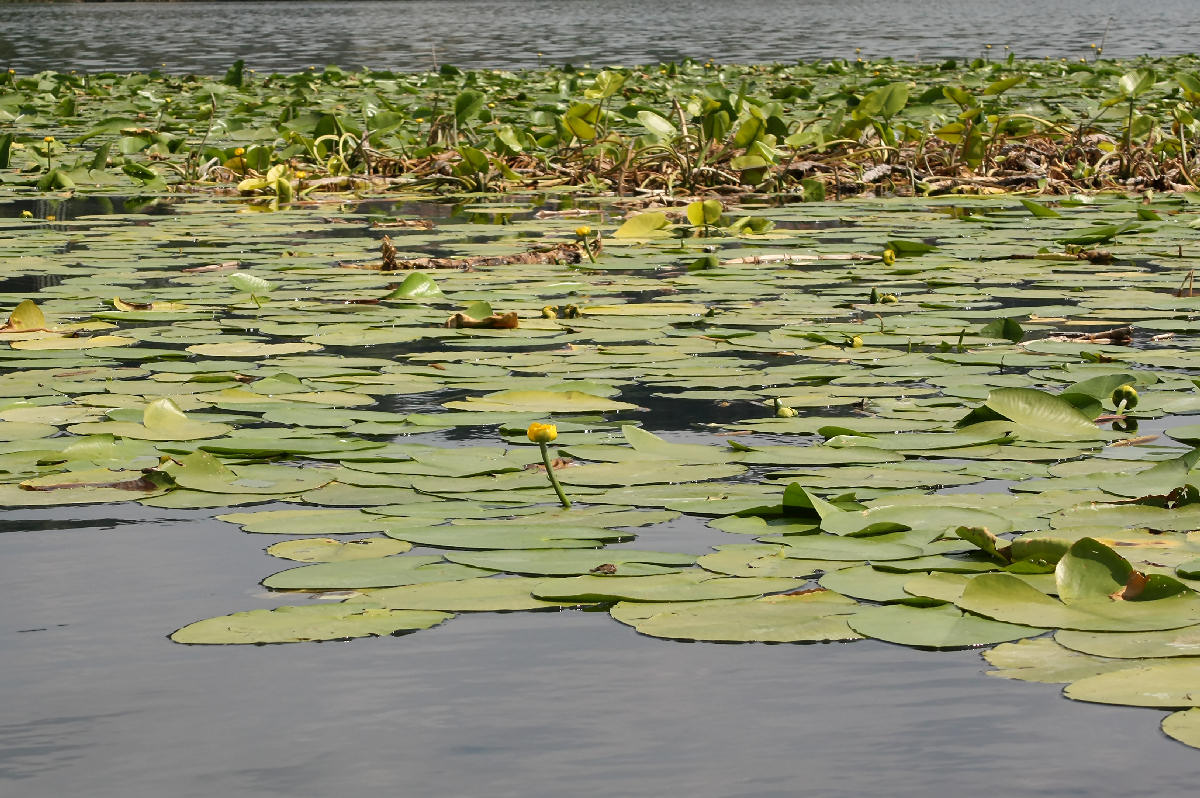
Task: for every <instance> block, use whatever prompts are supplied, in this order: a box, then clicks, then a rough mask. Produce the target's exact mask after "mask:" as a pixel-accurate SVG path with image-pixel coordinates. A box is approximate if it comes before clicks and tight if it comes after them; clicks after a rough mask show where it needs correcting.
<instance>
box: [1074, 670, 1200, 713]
mask: <svg viewBox="0 0 1200 798" xmlns="http://www.w3.org/2000/svg"><path fill="white" fill-rule="evenodd" d="M1063 695H1065V696H1066V697H1067V698H1072V699H1074V700H1076V701H1090V702H1092V703H1096V704H1123V705H1126V706H1131V707H1159V708H1162V709H1184V708H1186V707H1197V706H1200V662H1197V661H1195V660H1191V659H1182V660H1167V661H1165V662H1156V663H1153V664H1150V665H1142V666H1139V667H1129V668H1123V669H1121V670H1118V671H1113V672H1111V673H1102V674H1100V675H1098V676H1090V677H1088V678H1086V679H1080V680H1078V681H1076V682H1073V683H1071V684H1069V685H1067V686H1066V688H1065V689H1064V690H1063Z"/></svg>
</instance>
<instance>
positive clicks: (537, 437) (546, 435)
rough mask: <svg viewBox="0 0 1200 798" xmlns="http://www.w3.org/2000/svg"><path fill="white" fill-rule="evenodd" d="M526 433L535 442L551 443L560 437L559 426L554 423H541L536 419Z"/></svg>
mask: <svg viewBox="0 0 1200 798" xmlns="http://www.w3.org/2000/svg"><path fill="white" fill-rule="evenodd" d="M525 434H526V435H528V436H529V440H531V441H533V442H534V443H550V442H551V441H552V440H554V439H555V438H557V437H558V427H556V426H554V425H553V424H539V423H538V422H536V421H535V422H533V423H532V424H530V425H529V430H528V431H527V432H526V433H525Z"/></svg>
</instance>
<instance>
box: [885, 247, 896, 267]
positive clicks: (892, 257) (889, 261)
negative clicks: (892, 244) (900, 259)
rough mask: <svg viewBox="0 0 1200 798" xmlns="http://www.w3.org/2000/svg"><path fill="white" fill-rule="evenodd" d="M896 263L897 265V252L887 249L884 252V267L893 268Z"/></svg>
mask: <svg viewBox="0 0 1200 798" xmlns="http://www.w3.org/2000/svg"><path fill="white" fill-rule="evenodd" d="M895 263H896V251H895V250H892V249H885V250H884V251H883V265H884V266H892V265H894V264H895Z"/></svg>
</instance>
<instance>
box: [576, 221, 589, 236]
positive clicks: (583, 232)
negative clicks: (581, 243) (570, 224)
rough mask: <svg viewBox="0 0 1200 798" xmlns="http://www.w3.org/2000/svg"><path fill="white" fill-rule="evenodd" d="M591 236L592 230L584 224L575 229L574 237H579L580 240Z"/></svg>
mask: <svg viewBox="0 0 1200 798" xmlns="http://www.w3.org/2000/svg"><path fill="white" fill-rule="evenodd" d="M591 234H592V228H590V227H588V226H587V225H586V224H585V225H582V226H580V227H576V228H575V235H577V236H579V237H580V238H587V237H588V236H590V235H591Z"/></svg>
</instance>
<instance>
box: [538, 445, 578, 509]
mask: <svg viewBox="0 0 1200 798" xmlns="http://www.w3.org/2000/svg"><path fill="white" fill-rule="evenodd" d="M538 446H540V447H541V448H542V462H543V463H545V465H546V476H547V477H549V478H550V484H551V485H552V486H553V487H554V492H555V493H557V494H558V500H559V501H560V502H562V506H563V509H564V510H570V509H571V500H570V499H568V498H567V494H565V493H563V489H562V485H560V484H558V477H557V476H555V475H554V464H553V463H551V462H550V449H548V448H547V447H546V444H544V443H539V444H538Z"/></svg>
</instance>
